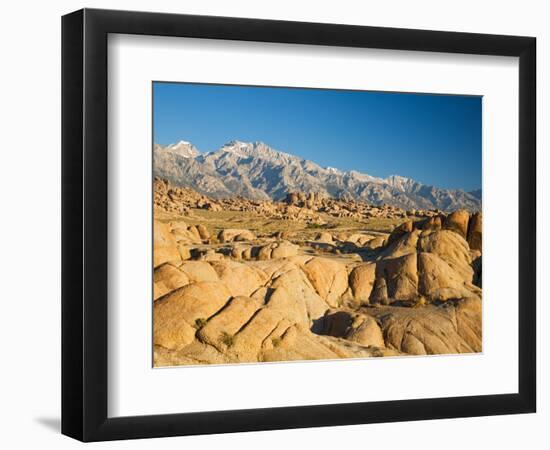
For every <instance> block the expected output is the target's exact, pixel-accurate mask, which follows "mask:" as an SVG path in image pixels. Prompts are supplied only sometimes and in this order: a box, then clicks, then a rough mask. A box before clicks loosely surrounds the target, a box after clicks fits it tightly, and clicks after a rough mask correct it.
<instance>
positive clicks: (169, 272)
mask: <svg viewBox="0 0 550 450" xmlns="http://www.w3.org/2000/svg"><path fill="white" fill-rule="evenodd" d="M187 284H189V278H188V277H187V275H185V273H183V272H182V271H181V270H179V269H177V268H175V267H174V266H172V265H170V264H163V265H162V266H160V267H157V268H156V269H155V272H154V274H153V299H154V300H157V299H159V298H161V297H162V296H164V295H166V294H169V293H170V292H172V291H175V290H176V289H178V288H180V287H183V286H185V285H187Z"/></svg>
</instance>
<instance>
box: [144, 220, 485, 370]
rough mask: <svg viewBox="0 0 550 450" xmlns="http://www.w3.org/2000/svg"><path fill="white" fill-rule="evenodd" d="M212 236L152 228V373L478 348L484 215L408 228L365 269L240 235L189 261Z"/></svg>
mask: <svg viewBox="0 0 550 450" xmlns="http://www.w3.org/2000/svg"><path fill="white" fill-rule="evenodd" d="M210 235H211V234H210V233H209V230H208V229H206V227H204V226H200V225H198V226H190V227H188V226H186V225H185V224H183V223H182V222H178V223H170V222H161V221H158V220H155V222H154V257H153V265H154V273H153V282H154V288H153V322H154V323H153V339H154V364H155V366H167V365H168V366H169V365H187V364H222V363H241V362H248V363H250V362H263V361H292V360H313V359H338V358H364V357H372V356H377V357H379V356H400V355H433V354H446V353H471V352H480V351H481V344H482V339H481V338H482V336H481V328H482V327H481V317H482V311H481V308H482V304H481V298H482V290H481V214H479V213H476V214H473V215H470V214H468V213H465V212H461V211H457V212H456V214H455V213H452V214H450V215H448V216H446V217H439V216H435V217H430V218H427V219H425V220H424V221H419V222H405V223H404V224H402V225H400V226H399V227H397V228H396V229H395V230H394V231H393V232H392V233H391V234H390V235H389V236H388V237H385V238H383V239H381V238H379V237H373V239H377V242H376V246H373V248H374V250H372V253H369V255H370V256H369V258H368V260H363V261H356V260H349V259H342V258H337V257H331V256H330V255H329V256H317V255H315V254H313V255H312V254H305V253H303V252H301V251H300V247H299V246H298V245H295V244H294V243H292V242H289V241H287V240H284V239H274V240H273V241H271V242H269V243H267V244H266V243H259V242H255V239H256V236H255V235H254V233H252V232H250V231H248V230H243V229H227V230H223V231H221V232H220V233H219V234H218V236H217V240H218V241H219V242H223V243H231V245H232V247H231V250H230V251H229V252H226V253H225V254H223V253H215V254H214V256H215V257H204V255H195V256H196V257H193V255H192V253H191V252H190V251H189V250H188V246H189V245H192V244H196V243H201V242H205V241H206V240H208V239H209V238H210ZM318 239H319V241H321V242H324V243H330V242H331V241H332V239H333V236H332V235H330V233H323V234H322V235H319V237H318ZM357 239H361V237H360V236H359V237H357ZM210 256H212V255H210Z"/></svg>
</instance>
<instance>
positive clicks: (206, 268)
mask: <svg viewBox="0 0 550 450" xmlns="http://www.w3.org/2000/svg"><path fill="white" fill-rule="evenodd" d="M179 269H180V270H181V271H182V272H183V273H185V275H187V277H188V278H189V281H190V282H193V283H196V282H199V281H219V277H218V274H217V273H216V271H215V270H214V269H213V268H212V266H211V265H210V264H209V263H208V262H206V261H186V262H184V263H183V264H182V265H181V266H180V268H179Z"/></svg>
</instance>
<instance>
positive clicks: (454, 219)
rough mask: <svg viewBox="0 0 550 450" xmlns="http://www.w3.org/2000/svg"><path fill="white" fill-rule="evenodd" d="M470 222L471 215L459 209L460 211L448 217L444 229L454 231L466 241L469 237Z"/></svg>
mask: <svg viewBox="0 0 550 450" xmlns="http://www.w3.org/2000/svg"><path fill="white" fill-rule="evenodd" d="M469 221H470V213H469V212H468V211H466V210H464V209H459V210H458V211H454V212H452V213H451V214H449V215H448V216H447V218H446V219H445V224H444V227H445V229H446V230H451V231H454V232H455V233H458V234H460V235H461V236H462V237H463V238H464V239H466V237H467V235H468V222H469Z"/></svg>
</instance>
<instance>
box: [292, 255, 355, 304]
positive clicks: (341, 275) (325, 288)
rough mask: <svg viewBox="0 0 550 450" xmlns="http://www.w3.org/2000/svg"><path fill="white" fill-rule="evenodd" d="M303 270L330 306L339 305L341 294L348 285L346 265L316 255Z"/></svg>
mask: <svg viewBox="0 0 550 450" xmlns="http://www.w3.org/2000/svg"><path fill="white" fill-rule="evenodd" d="M303 270H304V272H305V273H306V275H307V277H308V279H309V281H310V282H311V284H312V285H313V287H314V288H315V290H316V291H317V293H318V294H319V295H320V296H321V297H322V298H323V299H324V300H325V301H326V302H327V303H328V304H329V305H330V306H338V303H339V298H340V296H341V295H342V294H343V293H344V292H345V290H346V289H347V287H348V273H347V271H346V267H345V266H344V265H343V264H342V263H340V262H338V261H334V260H330V259H327V258H319V257H315V258H313V259H311V260H310V261H308V263H307V264H305V266H304V267H303Z"/></svg>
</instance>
